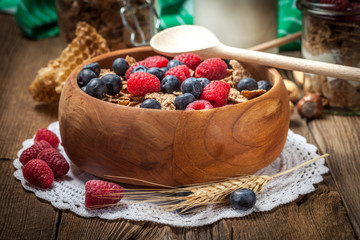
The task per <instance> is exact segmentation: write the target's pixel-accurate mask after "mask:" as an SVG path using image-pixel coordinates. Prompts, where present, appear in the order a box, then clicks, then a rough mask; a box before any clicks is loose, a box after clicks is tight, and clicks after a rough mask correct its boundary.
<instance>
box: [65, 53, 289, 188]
mask: <svg viewBox="0 0 360 240" xmlns="http://www.w3.org/2000/svg"><path fill="white" fill-rule="evenodd" d="M229 66H230V67H229ZM234 79H235V80H234ZM255 79H256V80H257V81H256V80H255ZM260 80H261V81H260ZM113 103H117V104H113ZM159 109H162V110H159ZM165 110H169V111H165ZM181 110H185V111H181ZM188 110H196V111H188ZM198 110H202V111H198ZM59 122H60V133H61V138H62V144H63V146H64V149H65V151H66V153H67V155H68V156H69V158H70V159H71V160H72V161H73V162H74V163H75V164H76V165H77V166H78V167H80V168H82V169H83V170H85V171H87V172H90V173H92V174H94V175H96V176H99V177H102V178H108V179H112V180H114V179H113V178H112V177H111V176H121V177H125V178H122V179H120V180H118V181H121V182H124V183H129V184H139V182H137V181H133V180H131V179H126V178H137V179H139V178H140V179H142V180H145V181H150V182H152V183H158V184H165V185H171V186H180V185H186V184H192V183H201V182H206V181H211V180H216V179H218V178H219V177H234V176H238V175H239V174H253V173H255V172H256V171H258V170H259V169H261V168H264V167H266V166H267V165H269V164H270V163H271V162H273V161H274V160H275V159H276V158H277V157H278V156H279V155H280V153H281V151H282V148H283V146H284V144H285V141H286V136H287V132H288V126H289V105H288V95H287V91H286V88H285V86H284V83H283V81H282V79H281V76H280V75H279V73H278V72H277V71H276V70H275V69H272V68H267V67H264V66H260V65H256V64H248V63H239V62H237V61H235V60H232V61H230V62H228V64H227V63H226V62H225V61H223V60H222V59H219V58H211V59H200V58H199V57H198V56H197V55H194V54H181V55H179V56H177V57H175V58H165V57H163V56H159V55H158V54H156V53H155V52H153V51H152V50H151V48H149V47H142V48H133V49H126V50H119V51H115V52H111V53H107V54H104V55H101V56H98V57H96V58H93V59H91V60H90V61H87V62H84V63H83V64H82V65H80V66H79V67H78V68H76V69H75V70H74V71H73V72H72V73H71V75H70V76H69V78H68V80H67V82H66V84H65V87H64V90H63V92H62V94H61V98H60V105H59ZM143 185H146V183H143Z"/></svg>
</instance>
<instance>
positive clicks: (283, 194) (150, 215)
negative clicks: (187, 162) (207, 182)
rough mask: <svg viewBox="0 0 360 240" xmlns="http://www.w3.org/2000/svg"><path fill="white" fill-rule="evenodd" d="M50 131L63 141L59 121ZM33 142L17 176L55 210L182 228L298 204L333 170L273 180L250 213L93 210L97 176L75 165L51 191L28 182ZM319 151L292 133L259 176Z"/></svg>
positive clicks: (135, 207)
mask: <svg viewBox="0 0 360 240" xmlns="http://www.w3.org/2000/svg"><path fill="white" fill-rule="evenodd" d="M48 128H49V130H51V131H53V132H54V133H55V134H56V135H57V136H58V137H59V139H60V132H59V122H54V123H52V124H50V125H49V127H48ZM33 143H34V141H33V139H28V140H25V141H24V142H23V148H22V149H21V150H20V151H19V152H18V154H17V156H18V158H17V159H15V160H14V166H15V168H16V171H15V173H14V176H15V177H16V178H17V179H18V180H20V181H21V184H22V186H23V187H24V188H25V189H27V190H29V191H32V192H34V193H35V195H36V196H37V197H39V198H41V199H44V200H46V201H49V202H50V203H51V204H52V205H53V206H54V207H55V208H58V209H67V210H70V211H72V212H74V213H76V214H78V215H80V216H82V217H99V218H102V219H128V220H137V221H152V222H157V223H163V224H169V225H173V226H181V227H184V226H191V227H194V226H202V225H206V224H211V223H214V222H216V221H218V220H220V219H222V218H234V217H242V216H245V215H247V214H250V213H252V212H263V211H269V210H271V209H273V208H275V207H277V206H279V205H281V204H285V203H289V202H291V201H294V200H295V199H297V198H298V196H299V195H304V194H307V193H310V192H312V191H314V190H315V188H314V186H313V184H316V183H319V182H321V181H322V180H323V178H322V176H321V175H322V174H324V173H327V172H328V170H329V169H328V168H327V167H326V166H325V165H324V164H325V160H324V159H320V160H318V161H316V162H313V163H311V164H308V165H306V166H304V167H302V168H299V169H297V170H295V171H293V172H291V173H289V174H286V175H283V176H280V177H277V178H275V179H273V180H272V181H270V182H269V183H268V184H267V185H266V187H265V189H264V190H263V191H261V192H260V193H258V194H257V201H256V204H255V206H254V207H253V208H252V209H250V210H248V211H239V210H234V209H232V208H231V207H230V206H229V207H223V208H212V207H207V208H206V209H205V210H204V211H202V212H199V213H196V214H193V215H179V214H177V213H173V212H168V213H164V212H160V210H156V209H154V208H151V204H150V203H137V204H131V205H126V206H125V207H112V208H105V209H97V210H89V209H87V208H85V205H84V200H85V183H86V181H88V180H91V179H96V177H94V176H93V175H91V174H89V173H86V172H84V171H82V170H81V169H79V168H77V167H76V166H75V165H74V164H70V171H69V172H68V174H67V175H66V176H65V177H63V178H62V179H60V180H59V179H57V180H55V181H54V184H53V187H52V188H51V189H47V190H44V189H41V188H37V187H35V186H33V185H31V184H29V183H27V182H26V180H25V179H24V177H23V174H22V164H21V163H20V161H19V157H20V155H21V153H22V152H23V151H24V150H25V149H26V148H28V147H30V146H31V145H32V144H33ZM59 150H60V152H61V153H62V154H63V155H64V156H65V158H66V160H67V161H68V162H70V160H69V158H68V157H67V156H66V154H65V151H64V149H63V147H62V146H59ZM316 151H317V148H316V147H315V146H314V145H312V144H309V143H307V142H306V139H305V138H304V137H302V136H300V135H298V134H294V133H293V132H292V131H291V130H289V132H288V136H287V140H286V144H285V147H284V149H283V151H282V153H281V155H280V157H278V158H277V159H276V160H275V161H274V162H273V163H272V164H271V165H269V166H267V167H266V168H264V169H262V170H260V171H258V172H257V173H256V175H263V174H265V175H273V174H275V173H278V172H282V171H285V170H287V169H290V168H292V167H294V166H297V165H299V164H301V163H303V162H304V161H307V160H310V159H313V158H315V157H318V156H319V155H318V154H317V153H316Z"/></svg>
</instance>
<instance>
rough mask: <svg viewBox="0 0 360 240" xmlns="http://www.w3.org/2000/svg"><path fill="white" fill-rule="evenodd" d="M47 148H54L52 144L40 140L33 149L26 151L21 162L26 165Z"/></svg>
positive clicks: (21, 157) (22, 154) (21, 156)
mask: <svg viewBox="0 0 360 240" xmlns="http://www.w3.org/2000/svg"><path fill="white" fill-rule="evenodd" d="M46 148H52V146H51V144H50V143H48V142H47V141H45V140H40V141H39V142H37V143H35V144H34V145H32V146H31V147H29V148H27V149H25V150H24V151H23V152H22V153H21V155H20V159H19V160H20V162H21V163H22V164H23V165H25V164H26V163H27V162H29V161H30V160H31V159H34V158H36V157H37V155H38V154H39V153H40V152H41V151H42V150H44V149H46Z"/></svg>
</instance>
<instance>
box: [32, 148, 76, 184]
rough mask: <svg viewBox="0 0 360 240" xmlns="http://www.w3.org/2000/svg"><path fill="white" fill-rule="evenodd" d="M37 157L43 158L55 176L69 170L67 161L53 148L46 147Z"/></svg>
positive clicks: (60, 175) (62, 174)
mask: <svg viewBox="0 0 360 240" xmlns="http://www.w3.org/2000/svg"><path fill="white" fill-rule="evenodd" d="M37 159H41V160H44V161H45V162H46V163H47V165H49V167H50V168H51V170H52V172H53V173H54V177H55V178H60V177H62V176H64V175H65V174H67V172H68V171H69V168H70V166H69V163H68V162H67V161H66V160H65V158H64V156H63V155H62V154H61V153H59V152H58V151H57V150H56V149H55V148H46V149H44V150H42V151H41V152H40V153H39V154H38V156H37Z"/></svg>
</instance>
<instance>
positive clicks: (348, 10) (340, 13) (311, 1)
mask: <svg viewBox="0 0 360 240" xmlns="http://www.w3.org/2000/svg"><path fill="white" fill-rule="evenodd" d="M322 2H325V1H320V0H297V2H296V6H297V8H298V9H300V10H301V11H302V12H303V13H309V14H311V15H315V16H317V17H320V18H323V19H327V20H337V21H339V20H340V21H343V20H346V21H347V22H350V21H351V22H360V2H350V1H348V0H346V1H340V2H339V3H322ZM344 17H351V18H348V19H344Z"/></svg>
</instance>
